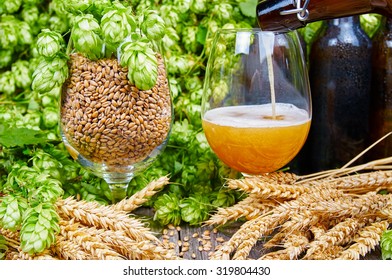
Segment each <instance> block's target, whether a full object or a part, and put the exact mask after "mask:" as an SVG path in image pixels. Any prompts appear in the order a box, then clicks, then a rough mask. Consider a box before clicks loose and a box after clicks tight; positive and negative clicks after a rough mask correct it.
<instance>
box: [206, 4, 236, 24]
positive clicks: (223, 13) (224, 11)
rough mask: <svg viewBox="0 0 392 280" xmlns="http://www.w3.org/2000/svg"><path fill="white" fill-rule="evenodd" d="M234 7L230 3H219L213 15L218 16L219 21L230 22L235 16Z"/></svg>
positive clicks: (212, 11)
mask: <svg viewBox="0 0 392 280" xmlns="http://www.w3.org/2000/svg"><path fill="white" fill-rule="evenodd" d="M233 10H234V8H233V6H232V5H230V4H228V3H219V4H217V5H215V6H214V7H213V8H212V10H211V13H212V14H214V15H216V17H217V19H218V20H219V21H221V22H225V21H228V20H230V18H231V17H232V15H233Z"/></svg>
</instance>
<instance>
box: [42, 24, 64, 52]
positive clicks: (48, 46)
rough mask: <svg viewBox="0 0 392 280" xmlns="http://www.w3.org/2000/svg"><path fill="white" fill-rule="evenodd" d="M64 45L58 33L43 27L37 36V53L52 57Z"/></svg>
mask: <svg viewBox="0 0 392 280" xmlns="http://www.w3.org/2000/svg"><path fill="white" fill-rule="evenodd" d="M64 47H65V41H64V39H63V37H62V36H61V34H60V33H58V32H55V31H51V30H49V29H43V30H42V31H41V33H40V34H38V36H37V50H38V54H39V55H42V56H44V57H48V58H53V57H55V56H56V55H57V53H58V52H60V51H62V50H63V48H64Z"/></svg>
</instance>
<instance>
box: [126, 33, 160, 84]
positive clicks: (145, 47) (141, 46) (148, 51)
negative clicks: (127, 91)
mask: <svg viewBox="0 0 392 280" xmlns="http://www.w3.org/2000/svg"><path fill="white" fill-rule="evenodd" d="M120 63H121V65H122V66H124V67H128V79H129V81H130V82H131V83H132V84H134V85H135V86H136V87H138V88H139V89H141V90H148V89H151V88H152V87H153V86H154V85H155V84H156V81H157V78H158V62H157V59H156V57H155V52H154V50H153V49H152V48H151V47H150V45H149V43H147V42H143V41H137V42H127V43H125V44H123V47H122V49H121V55H120Z"/></svg>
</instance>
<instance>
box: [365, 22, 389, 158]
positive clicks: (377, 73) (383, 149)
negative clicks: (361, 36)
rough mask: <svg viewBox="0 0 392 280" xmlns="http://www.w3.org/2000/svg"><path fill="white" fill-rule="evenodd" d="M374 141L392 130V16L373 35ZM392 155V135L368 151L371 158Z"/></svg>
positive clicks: (372, 119) (371, 138)
mask: <svg viewBox="0 0 392 280" xmlns="http://www.w3.org/2000/svg"><path fill="white" fill-rule="evenodd" d="M372 74H373V76H372V83H371V85H372V86H371V90H372V94H371V99H370V143H369V144H372V143H374V142H375V141H377V140H378V139H380V138H381V137H383V136H384V135H386V134H387V133H389V132H391V131H392V18H388V19H385V18H384V19H383V20H382V23H381V27H380V29H379V30H378V31H377V33H376V34H375V35H374V37H373V48H372ZM391 155H392V136H388V137H387V138H385V139H384V140H383V141H381V142H380V143H379V144H377V145H376V146H375V147H373V148H372V149H371V150H370V151H369V152H368V157H367V158H368V160H375V159H380V158H384V157H389V156H391Z"/></svg>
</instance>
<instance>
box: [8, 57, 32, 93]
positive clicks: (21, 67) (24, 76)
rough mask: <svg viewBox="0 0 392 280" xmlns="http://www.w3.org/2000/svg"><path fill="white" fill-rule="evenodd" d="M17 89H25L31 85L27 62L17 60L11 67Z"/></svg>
mask: <svg viewBox="0 0 392 280" xmlns="http://www.w3.org/2000/svg"><path fill="white" fill-rule="evenodd" d="M11 71H12V73H13V74H14V77H15V84H16V86H17V87H19V88H22V89H27V88H29V87H30V85H31V73H30V65H29V62H28V61H27V60H18V61H16V62H15V63H13V64H12V66H11Z"/></svg>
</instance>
